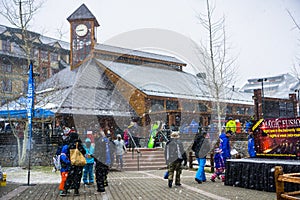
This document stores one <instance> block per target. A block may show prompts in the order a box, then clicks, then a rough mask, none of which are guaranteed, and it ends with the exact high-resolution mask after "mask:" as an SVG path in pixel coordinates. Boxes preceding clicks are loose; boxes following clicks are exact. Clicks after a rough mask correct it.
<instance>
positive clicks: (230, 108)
mask: <svg viewBox="0 0 300 200" xmlns="http://www.w3.org/2000/svg"><path fill="white" fill-rule="evenodd" d="M231 113H232V106H227V107H226V114H231Z"/></svg>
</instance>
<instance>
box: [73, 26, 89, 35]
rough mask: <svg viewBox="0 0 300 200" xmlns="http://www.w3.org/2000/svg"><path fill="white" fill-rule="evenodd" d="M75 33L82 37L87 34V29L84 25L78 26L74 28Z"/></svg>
mask: <svg viewBox="0 0 300 200" xmlns="http://www.w3.org/2000/svg"><path fill="white" fill-rule="evenodd" d="M75 32H76V34H77V35H78V36H80V37H83V36H85V35H86V34H87V33H88V27H87V26H86V25H85V24H79V25H78V26H76V28H75Z"/></svg>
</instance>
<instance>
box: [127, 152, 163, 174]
mask: <svg viewBox="0 0 300 200" xmlns="http://www.w3.org/2000/svg"><path fill="white" fill-rule="evenodd" d="M136 150H138V151H139V152H140V153H139V154H138V153H137V152H136ZM132 153H133V154H132ZM138 155H139V170H140V171H143V170H157V169H164V168H166V163H165V158H164V151H163V149H162V148H154V149H148V148H139V149H135V150H134V152H132V151H129V150H127V153H126V154H124V156H123V160H124V170H125V171H132V170H138V162H137V161H138V160H137V159H138Z"/></svg>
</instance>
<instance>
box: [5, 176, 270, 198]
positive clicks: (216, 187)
mask: <svg viewBox="0 0 300 200" xmlns="http://www.w3.org/2000/svg"><path fill="white" fill-rule="evenodd" d="M163 174H164V171H163V170H156V171H136V172H110V173H109V175H108V181H109V183H108V184H109V186H108V187H106V192H105V193H104V194H95V191H96V186H95V185H92V186H89V187H87V186H83V185H82V186H81V188H80V190H79V192H80V196H73V191H71V193H70V195H68V196H66V197H60V196H59V194H58V183H59V174H58V173H48V174H45V173H44V174H43V173H36V172H31V177H32V181H31V182H32V186H27V185H26V183H27V181H25V184H24V183H20V180H21V181H23V182H24V178H26V176H27V173H26V172H22V173H20V172H15V175H16V176H18V177H16V179H17V180H18V181H19V183H15V182H11V181H10V178H9V176H14V175H13V174H9V173H8V182H7V186H4V187H0V200H10V199H11V200H17V199H29V200H56V199H66V200H70V199H76V200H77V199H78V200H79V199H81V200H83V199H85V200H87V199H88V200H100V199H101V200H104V199H111V200H142V199H144V200H148V199H149V200H156V199H164V200H165V199H180V200H182V199H191V200H196V199H205V200H206V199H217V200H222V199H224V200H225V199H243V200H245V199H249V200H251V199H255V200H258V199H259V200H271V199H275V193H270V192H263V191H256V190H250V189H244V188H238V187H231V186H224V184H223V183H222V182H221V181H220V180H217V181H216V182H215V183H213V182H210V181H207V182H205V183H203V184H197V183H196V182H195V181H194V176H195V171H189V170H184V171H183V174H182V186H179V187H177V186H173V187H172V188H169V187H168V186H167V180H165V179H163V178H162V177H163ZM21 176H23V179H22V177H21ZM207 177H208V178H209V177H210V174H207ZM37 179H38V180H39V181H36V180H37ZM54 180H55V181H54Z"/></svg>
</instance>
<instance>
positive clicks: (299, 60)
mask: <svg viewBox="0 0 300 200" xmlns="http://www.w3.org/2000/svg"><path fill="white" fill-rule="evenodd" d="M286 11H287V13H288V15H289V16H290V18H291V19H292V21H293V23H294V25H295V27H293V29H297V30H298V31H299V32H300V24H299V22H297V20H296V19H295V17H294V16H293V14H292V13H291V12H290V11H289V10H288V9H286ZM298 42H299V41H298ZM296 62H297V63H295V64H294V65H293V66H292V70H291V71H292V73H293V74H294V76H295V77H297V78H298V80H300V72H299V67H300V55H296Z"/></svg>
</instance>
